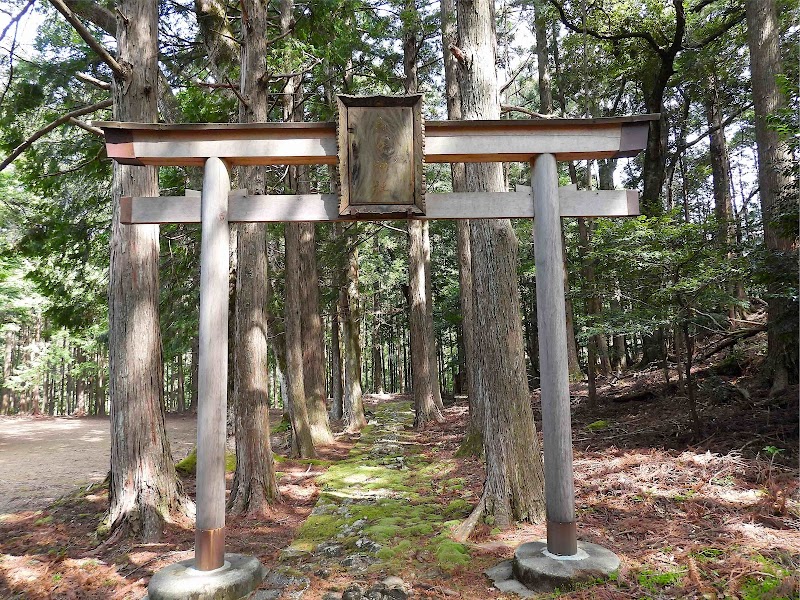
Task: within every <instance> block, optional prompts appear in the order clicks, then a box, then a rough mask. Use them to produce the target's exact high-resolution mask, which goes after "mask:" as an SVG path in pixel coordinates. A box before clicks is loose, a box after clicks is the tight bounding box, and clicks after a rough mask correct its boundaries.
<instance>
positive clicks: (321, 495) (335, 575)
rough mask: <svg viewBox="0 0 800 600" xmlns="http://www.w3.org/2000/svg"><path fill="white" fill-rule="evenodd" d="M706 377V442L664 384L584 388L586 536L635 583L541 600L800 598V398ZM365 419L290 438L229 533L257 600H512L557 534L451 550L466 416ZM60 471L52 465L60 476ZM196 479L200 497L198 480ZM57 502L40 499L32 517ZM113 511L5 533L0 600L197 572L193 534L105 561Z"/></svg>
mask: <svg viewBox="0 0 800 600" xmlns="http://www.w3.org/2000/svg"><path fill="white" fill-rule="evenodd" d="M734 363H735V364H734ZM697 376H698V381H699V384H700V394H699V400H700V403H699V404H700V405H699V413H700V417H701V421H702V429H701V431H700V435H699V436H698V435H697V434H696V433H695V432H694V431H693V428H692V424H691V420H690V418H689V416H688V410H686V400H685V399H684V398H681V397H680V396H678V395H677V391H676V390H675V389H673V387H672V386H671V385H668V384H666V383H665V381H664V378H663V373H662V372H661V371H660V370H653V371H648V372H642V373H638V374H635V375H631V376H629V377H626V378H624V379H620V380H607V379H602V380H601V381H600V382H599V383H600V384H601V385H600V386H599V392H600V396H599V402H598V407H596V408H589V407H587V406H586V398H585V396H586V386H585V384H575V385H573V386H572V396H573V405H574V406H573V437H574V441H575V444H574V446H575V477H576V492H577V499H576V504H577V509H578V522H579V536H580V538H581V539H584V540H587V541H591V542H595V543H600V544H602V545H604V546H606V547H607V548H610V549H612V550H613V551H615V552H616V553H617V554H618V555H619V556H620V558H621V559H622V567H621V569H620V571H619V574H618V575H617V576H616V577H615V578H614V579H613V580H612V581H609V582H605V583H598V584H596V585H594V586H592V587H590V588H585V589H581V590H576V591H572V592H570V593H563V594H561V595H556V594H554V595H551V596H543V597H563V598H570V599H582V600H589V599H604V598H609V599H616V598H636V599H639V598H642V599H644V598H652V599H661V598H675V599H678V598H703V599H712V598H719V599H723V598H731V599H733V598H740V599H742V600H756V599H762V598H763V599H770V598H771V599H773V600H776V599H780V598H786V599H794V598H797V597H798V594H800V587H798V586H799V582H800V580H799V579H798V576H797V573H798V567H800V564H799V563H800V502H798V495H797V492H798V477H797V469H798V464H797V463H798V413H797V396H798V389H797V387H793V388H792V389H790V390H789V391H788V392H787V393H786V394H785V395H782V396H780V397H777V398H769V397H768V395H767V389H766V388H765V387H764V384H763V382H762V381H760V379H759V377H758V363H757V362H753V361H752V360H742V359H738V358H737V359H736V360H734V361H731V360H728V359H726V361H722V362H721V363H716V364H713V365H700V366H699V367H698V370H697ZM673 377H674V374H673ZM615 400H616V401H615ZM532 402H533V406H534V410H535V411H538V408H539V402H538V398H537V397H536V395H534V397H533V399H532ZM367 407H368V409H369V411H370V413H371V414H370V421H371V424H370V426H369V427H368V428H367V429H366V430H364V431H363V432H362V433H361V435H360V436H348V435H344V434H341V433H339V434H338V437H337V443H336V444H335V445H334V446H332V447H330V448H327V449H323V450H322V451H321V452H320V457H319V459H318V460H314V461H301V460H290V459H287V458H285V457H284V456H285V452H286V445H285V444H286V440H285V434H276V435H275V436H273V446H274V448H275V450H276V452H278V453H279V454H278V456H279V458H278V463H277V465H276V468H277V470H278V471H279V483H280V488H281V493H282V503H281V504H279V505H277V506H276V507H275V509H274V510H273V512H272V513H271V514H269V515H263V516H261V517H257V518H251V517H248V518H244V517H230V518H229V522H228V532H227V541H228V545H227V549H228V551H229V552H242V553H246V554H253V555H256V556H258V557H259V558H260V559H261V560H262V562H263V563H264V564H265V565H266V566H267V567H268V569H269V570H270V574H269V576H268V578H267V580H265V582H264V584H263V585H262V587H261V592H260V594H261V595H260V596H258V597H259V598H263V599H268V598H279V597H285V598H290V597H294V598H297V597H300V596H298V595H297V592H300V591H302V592H303V593H302V598H303V599H304V600H322V599H323V598H324V599H325V600H328V599H334V598H335V599H336V600H339V599H341V598H342V594H343V592H344V591H345V590H347V589H348V588H350V591H351V592H355V591H357V590H356V588H358V589H359V590H360V591H362V592H365V593H366V592H367V591H368V590H372V591H377V590H380V589H382V588H381V585H380V582H381V581H383V580H384V579H385V578H386V577H387V576H394V577H399V578H400V579H401V580H402V584H399V583H398V585H402V586H404V587H405V588H406V589H407V590H410V591H411V592H412V597H413V598H464V599H470V600H472V599H474V600H482V599H489V598H497V599H500V598H504V597H505V598H509V596H503V595H502V594H501V593H500V592H498V591H496V590H494V589H492V588H491V587H490V582H489V580H488V579H486V578H485V577H484V575H483V571H484V570H485V569H486V568H488V567H491V566H493V565H495V564H497V563H498V562H499V561H501V560H503V559H507V558H510V557H511V556H512V555H513V551H514V548H516V547H517V546H518V545H520V544H521V543H523V542H526V541H530V540H534V539H540V538H542V537H543V536H544V533H545V531H544V527H543V526H542V525H533V524H527V525H519V526H517V527H515V528H513V529H511V530H506V531H499V530H495V529H492V528H491V527H489V526H486V525H482V526H479V527H478V528H477V530H476V531H475V533H474V535H473V538H472V539H470V541H469V542H468V543H466V544H464V545H461V544H456V543H454V542H452V541H451V540H450V539H449V537H448V533H449V528H450V527H451V526H452V525H453V524H454V523H456V522H458V521H460V520H461V519H463V518H465V517H466V516H467V515H468V514H469V512H470V509H471V507H472V506H474V505H475V503H476V502H477V500H478V498H479V496H480V492H481V484H482V481H483V471H482V466H481V462H480V461H479V460H478V459H475V458H468V457H467V458H462V457H457V456H456V452H457V450H458V447H459V444H460V440H461V436H462V434H463V431H464V428H465V427H466V423H467V408H466V405H465V403H464V402H462V401H458V402H455V403H454V404H452V405H451V406H449V407H448V408H447V410H446V418H447V421H446V422H445V423H443V424H441V425H437V426H433V427H430V428H429V429H427V430H425V431H423V432H417V431H414V430H413V429H411V428H410V423H411V419H412V414H411V410H410V402H409V399H408V398H407V397H402V396H370V397H368V398H367ZM276 416H277V415H276ZM538 418H539V417H538V413H537V422H538ZM89 421H91V420H89ZM23 422H25V423H28V422H29V421H23ZM41 422H42V423H45V424H46V423H47V422H48V421H47V420H43V421H41ZM28 435H29V437H31V438H32V437H33V433H30V434H28ZM23 437H25V436H23ZM4 443H10V444H11V445H12V446H13V445H14V444H15V443H16V442H14V440H11V441H10V442H9V440H7V439H5V440H4ZM65 443H66V442H65ZM6 452H7V447H6V446H4V447H3V448H2V457H3V459H4V460H5V459H6V457H7V453H6ZM62 454H66V452H65V451H64V450H63V448H62V452H60V453H55V454H51V455H50V457H51V469H52V470H57V462H58V461H60V460H61V458H60V456H61V455H62ZM175 454H176V456H181V454H179V453H178V452H176V453H175ZM16 456H17V458H18V459H19V461H20V462H19V463H17V464H16V465H12V467H8V466H6V467H4V468H7V469H8V468H13V469H16V470H15V471H14V472H15V473H16V474H17V475H18V476H19V475H20V474H21V473H22V474H24V473H25V472H26V468H27V464H28V463H27V460H26V454H25V453H24V452H22V453H18V454H17V455H16ZM52 461H56V462H55V463H54V462H52ZM93 468H94V467H93ZM92 472H93V471H92V470H91V469H87V470H86V477H85V480H84V481H85V482H88V481H89V480H90V478H91V476H92ZM28 476H30V473H28ZM183 479H184V485H185V487H186V489H187V491H189V493H193V491H194V490H193V483H194V482H193V477H192V476H191V475H184V476H183ZM229 480H230V475H229ZM49 493H51V492H48V491H46V490H45V489H44V488H40V487H35V488H34V487H32V488H31V494H32V495H31V496H30V500H31V501H32V502H34V501H38V500H39V497H40V496H43V495H47V494H49ZM107 502H108V498H107V489H105V488H104V486H103V485H102V484H95V485H93V486H91V487H90V488H88V489H87V488H86V486H85V485H84V486H83V487H81V488H79V489H78V490H77V491H74V492H73V493H72V494H70V495H68V496H65V497H63V498H61V499H60V500H58V501H56V502H55V503H51V504H49V505H47V506H46V507H45V508H42V509H40V510H35V509H36V508H37V507H38V506H41V504H38V505H28V506H25V507H21V508H24V509H25V510H21V509H20V507H19V506H18V507H17V508H15V509H14V511H11V512H8V513H6V514H3V515H0V598H2V599H3V600H5V599H7V598H13V599H20V600H21V599H23V598H24V599H31V600H40V599H41V600H44V599H51V598H53V599H56V598H58V599H60V598H64V599H68V598H69V599H72V598H75V599H84V598H85V599H87V600H91V599H101V598H102V599H120V600H122V599H136V600H140V599H141V598H142V597H143V596H144V594H145V592H146V585H147V581H148V579H149V577H150V576H151V575H152V573H153V572H155V571H156V570H158V569H159V568H161V567H163V566H164V565H166V564H169V563H172V562H175V561H177V560H183V559H187V558H191V556H192V546H193V532H192V530H191V529H187V528H184V527H181V526H178V525H170V526H169V527H168V528H167V531H166V532H165V536H164V539H163V540H162V542H161V543H157V544H137V543H135V542H125V543H122V544H118V545H115V546H108V545H102V544H100V545H98V539H97V535H96V529H97V527H98V524H99V523H100V521H101V518H102V514H103V510H104V508H105V507H106V505H107ZM269 590H271V591H269ZM280 594H283V596H281V595H280ZM350 597H357V596H356V595H355V594H352V595H351V596H350ZM374 597H379V596H374Z"/></svg>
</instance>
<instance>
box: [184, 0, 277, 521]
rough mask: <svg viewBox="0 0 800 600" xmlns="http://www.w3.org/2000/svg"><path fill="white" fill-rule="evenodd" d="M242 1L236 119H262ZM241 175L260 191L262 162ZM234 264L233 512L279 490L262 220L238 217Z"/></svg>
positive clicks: (256, 31) (261, 12) (258, 8)
mask: <svg viewBox="0 0 800 600" xmlns="http://www.w3.org/2000/svg"><path fill="white" fill-rule="evenodd" d="M199 3H200V2H198V4H199ZM212 6H213V4H212ZM242 8H243V10H244V12H245V13H246V14H247V20H246V21H244V22H243V27H242V45H241V70H240V79H239V88H240V93H241V95H242V97H243V98H244V99H245V100H246V101H247V104H244V103H240V105H239V121H240V122H242V123H252V122H257V121H267V120H268V118H269V115H268V109H269V105H268V98H267V94H266V91H267V90H266V88H265V86H264V84H263V82H262V78H263V77H264V76H265V75H266V69H265V63H264V55H265V54H266V52H267V44H266V31H267V26H268V24H269V19H268V15H267V6H266V5H265V4H264V3H262V2H261V1H260V0H243V4H242ZM240 180H241V181H242V182H243V183H244V182H246V185H247V189H248V192H249V193H252V194H264V193H265V188H266V172H265V169H264V168H263V167H243V168H242V169H241V171H240ZM236 265H237V268H236V293H235V298H236V300H235V304H234V328H233V331H234V336H233V358H234V360H233V370H234V373H233V408H234V432H235V440H236V470H235V472H234V474H233V484H232V485H231V493H230V496H229V497H228V502H227V505H228V509H229V510H231V511H232V512H233V513H248V514H252V515H263V514H266V513H267V512H268V510H269V506H270V505H271V504H272V503H274V502H275V501H276V500H278V498H279V492H278V484H277V481H276V479H275V463H274V461H273V457H272V446H271V444H270V425H269V408H270V398H269V346H268V344H267V338H268V335H267V331H268V318H267V314H266V312H265V310H266V307H267V305H268V303H269V262H268V259H267V226H266V224H265V223H242V224H239V225H238V235H237V237H236Z"/></svg>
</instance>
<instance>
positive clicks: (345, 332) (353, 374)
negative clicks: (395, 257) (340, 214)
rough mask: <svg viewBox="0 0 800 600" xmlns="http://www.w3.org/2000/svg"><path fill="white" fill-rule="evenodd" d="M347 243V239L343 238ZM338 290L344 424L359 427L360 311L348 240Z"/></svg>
mask: <svg viewBox="0 0 800 600" xmlns="http://www.w3.org/2000/svg"><path fill="white" fill-rule="evenodd" d="M346 243H347V242H346ZM343 269H344V273H343V278H342V279H343V281H342V284H343V285H341V286H340V291H339V314H340V315H341V317H342V320H343V322H342V338H343V341H344V344H343V349H344V361H343V362H344V394H343V396H344V398H343V402H342V405H343V406H342V409H343V413H344V414H343V418H344V425H345V428H346V429H347V431H350V432H355V431H361V430H362V429H363V428H364V427H366V426H367V419H366V417H365V416H364V402H363V399H362V392H361V315H360V311H359V306H358V304H359V298H358V247H357V246H356V245H355V244H348V246H347V256H346V258H345V263H344V266H343Z"/></svg>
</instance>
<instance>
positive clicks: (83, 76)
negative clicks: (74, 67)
mask: <svg viewBox="0 0 800 600" xmlns="http://www.w3.org/2000/svg"><path fill="white" fill-rule="evenodd" d="M75 79H80V80H81V81H83V82H84V83H88V84H91V85H93V86H95V87H99V88H100V89H101V90H110V89H111V84H110V83H108V82H107V81H101V80H100V79H97V78H95V77H92V76H91V75H86V74H85V73H75Z"/></svg>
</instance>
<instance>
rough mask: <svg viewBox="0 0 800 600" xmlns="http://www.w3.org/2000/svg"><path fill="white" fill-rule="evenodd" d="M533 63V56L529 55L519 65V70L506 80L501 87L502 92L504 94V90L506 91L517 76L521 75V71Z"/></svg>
mask: <svg viewBox="0 0 800 600" xmlns="http://www.w3.org/2000/svg"><path fill="white" fill-rule="evenodd" d="M532 63H533V56H532V55H531V56H528V58H527V59H526V60H525V61H523V62H522V64H520V66H519V67H517V70H516V71H514V73H512V74H511V77H510V78H509V80H508V81H506V82H505V83H504V84H503V86H502V87H501V88H500V93H501V94H502V93H503V92H505V91H506V90H507V89H508V88H509V87H510V86H511V84H512V83H514V82H515V81H516V80H517V77H519V76H520V73H522V71H523V70H525V69H527V68H528V66H529V65H531V64H532Z"/></svg>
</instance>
